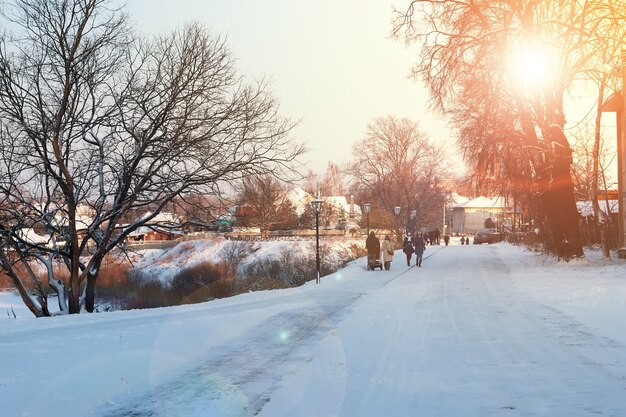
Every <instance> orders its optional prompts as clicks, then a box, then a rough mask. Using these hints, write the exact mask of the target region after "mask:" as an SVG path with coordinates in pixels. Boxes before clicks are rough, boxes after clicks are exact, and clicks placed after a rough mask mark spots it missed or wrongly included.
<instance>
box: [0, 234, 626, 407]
mask: <svg viewBox="0 0 626 417" xmlns="http://www.w3.org/2000/svg"><path fill="white" fill-rule="evenodd" d="M425 255H426V259H425V260H424V264H423V265H424V266H423V267H422V268H416V267H411V268H409V267H407V266H406V263H405V261H404V259H403V258H404V256H403V254H402V253H401V252H399V251H398V252H397V253H396V256H395V259H394V262H393V264H392V270H391V271H366V270H365V267H364V266H365V265H364V263H365V262H364V260H363V259H360V260H358V261H356V262H353V263H352V264H350V265H349V266H348V267H347V268H345V269H343V270H341V271H339V272H337V273H336V274H333V275H330V276H327V277H324V278H323V279H322V283H321V284H319V285H316V284H315V283H314V282H310V283H308V284H306V285H304V286H302V287H299V288H293V289H287V290H275V291H263V292H257V293H249V294H243V295H240V296H237V297H233V298H229V299H222V300H215V301H211V302H208V303H203V304H197V305H188V306H182V307H170V308H160V309H154V310H146V311H125V312H114V313H103V314H94V315H79V316H70V317H53V318H46V319H34V318H27V317H24V315H19V318H18V319H8V318H5V319H1V320H0V369H2V373H0V410H2V415H6V416H41V415H46V416H49V417H61V416H67V415H76V416H89V415H93V416H127V415H133V416H174V415H175V416H220V417H222V416H253V415H259V416H261V417H263V416H265V417H268V416H271V417H274V416H289V417H297V416H302V417H305V416H307V417H308V416H357V415H358V416H360V417H367V416H372V417H373V416H377V417H379V416H381V415H390V416H407V417H408V416H418V415H419V416H435V415H437V416H450V417H458V416H467V417H483V416H486V415H495V416H510V415H515V416H568V417H572V416H573V417H577V416H592V415H593V416H596V415H600V416H623V415H626V402H625V401H624V393H625V392H626V335H625V334H624V332H623V323H625V322H626V307H625V302H626V301H625V300H626V264H625V263H624V262H623V261H617V260H616V261H613V262H605V261H602V260H601V259H600V258H599V257H598V256H597V254H596V253H589V254H588V259H587V260H585V261H579V262H570V263H558V262H555V261H554V260H551V259H550V258H546V257H544V256H541V255H537V254H535V253H531V252H526V251H524V250H523V249H521V248H518V247H514V246H510V245H508V244H496V245H482V246H474V245H470V246H456V245H455V246H450V247H428V248H427V251H426V254H425ZM13 302H15V300H13V301H9V300H8V296H7V295H3V296H2V298H1V299H0V303H3V305H4V307H3V308H6V305H7V304H12V303H13ZM18 304H19V303H18Z"/></svg>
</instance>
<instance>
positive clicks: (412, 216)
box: [411, 210, 417, 232]
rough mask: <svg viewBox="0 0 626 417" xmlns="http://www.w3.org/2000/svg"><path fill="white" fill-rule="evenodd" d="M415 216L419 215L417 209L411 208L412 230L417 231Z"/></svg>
mask: <svg viewBox="0 0 626 417" xmlns="http://www.w3.org/2000/svg"><path fill="white" fill-rule="evenodd" d="M415 216H417V210H411V232H415Z"/></svg>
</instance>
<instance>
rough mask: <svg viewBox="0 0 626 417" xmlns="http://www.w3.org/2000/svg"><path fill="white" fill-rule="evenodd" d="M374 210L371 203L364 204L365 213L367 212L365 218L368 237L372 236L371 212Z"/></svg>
mask: <svg viewBox="0 0 626 417" xmlns="http://www.w3.org/2000/svg"><path fill="white" fill-rule="evenodd" d="M371 209H372V205H371V204H370V203H365V204H363V211H365V216H366V218H367V220H366V224H367V235H368V236H369V235H370V210H371Z"/></svg>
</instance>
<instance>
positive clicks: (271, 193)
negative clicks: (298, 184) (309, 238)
mask: <svg viewBox="0 0 626 417" xmlns="http://www.w3.org/2000/svg"><path fill="white" fill-rule="evenodd" d="M288 188H289V187H288V185H287V184H285V183H283V182H281V181H280V180H279V179H278V178H276V177H274V176H273V175H269V174H267V175H259V176H250V177H247V178H245V179H244V180H243V181H242V182H241V185H240V186H239V195H238V198H237V201H238V203H239V205H240V207H243V206H248V207H250V210H249V212H247V213H241V214H242V216H241V217H238V218H237V220H236V224H238V225H242V226H258V227H260V229H261V233H262V234H263V233H264V232H267V231H270V230H278V229H292V228H293V227H295V225H296V223H297V221H298V216H297V215H296V209H295V207H294V205H293V203H292V202H291V200H290V199H289V193H288Z"/></svg>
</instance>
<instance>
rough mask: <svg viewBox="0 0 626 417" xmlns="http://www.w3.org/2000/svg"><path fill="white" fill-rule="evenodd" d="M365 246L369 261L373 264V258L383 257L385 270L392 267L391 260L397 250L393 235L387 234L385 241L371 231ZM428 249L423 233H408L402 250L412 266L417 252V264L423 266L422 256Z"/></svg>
mask: <svg viewBox="0 0 626 417" xmlns="http://www.w3.org/2000/svg"><path fill="white" fill-rule="evenodd" d="M365 248H366V249H367V262H368V265H370V264H371V261H372V260H378V259H380V258H381V253H382V262H383V266H384V268H385V270H387V271H388V270H389V269H390V268H391V261H392V260H393V254H394V251H395V247H394V243H393V242H392V241H391V236H390V235H386V236H385V239H384V240H383V243H382V244H381V243H380V240H378V238H377V237H376V234H374V232H370V234H369V236H368V237H367V239H366V241H365ZM425 250H426V240H424V237H423V236H422V234H421V233H418V234H417V235H415V236H412V235H411V233H407V235H406V236H405V238H404V242H403V244H402V251H403V252H404V253H405V254H406V264H407V266H411V259H412V258H413V254H415V266H419V267H421V266H422V256H423V255H424V251H425Z"/></svg>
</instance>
